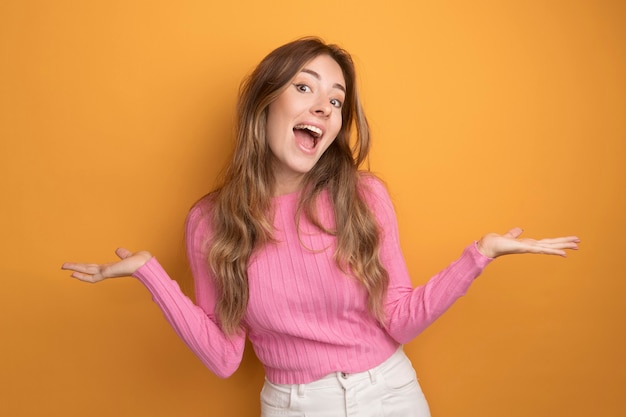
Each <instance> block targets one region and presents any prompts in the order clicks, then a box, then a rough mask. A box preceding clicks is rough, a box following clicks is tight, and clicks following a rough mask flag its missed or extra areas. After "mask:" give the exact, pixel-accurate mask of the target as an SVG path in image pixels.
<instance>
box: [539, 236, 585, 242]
mask: <svg viewBox="0 0 626 417" xmlns="http://www.w3.org/2000/svg"><path fill="white" fill-rule="evenodd" d="M539 242H541V243H548V244H552V243H557V244H558V243H580V239H579V238H578V237H577V236H567V237H556V238H548V239H541V240H539Z"/></svg>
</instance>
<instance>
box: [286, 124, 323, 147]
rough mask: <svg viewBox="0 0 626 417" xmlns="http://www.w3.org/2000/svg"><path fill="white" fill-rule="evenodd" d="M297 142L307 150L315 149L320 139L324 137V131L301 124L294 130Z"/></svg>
mask: <svg viewBox="0 0 626 417" xmlns="http://www.w3.org/2000/svg"><path fill="white" fill-rule="evenodd" d="M293 132H294V134H295V135H296V140H297V141H298V144H300V145H301V146H302V147H303V148H305V149H315V147H316V146H317V143H318V142H319V139H320V138H321V137H322V134H323V132H322V129H320V128H319V127H315V126H311V125H307V124H300V125H296V126H295V127H294V128H293Z"/></svg>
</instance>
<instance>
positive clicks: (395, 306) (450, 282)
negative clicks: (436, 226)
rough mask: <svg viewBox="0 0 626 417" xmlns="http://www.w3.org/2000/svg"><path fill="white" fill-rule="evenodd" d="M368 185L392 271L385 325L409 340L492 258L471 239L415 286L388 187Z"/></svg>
mask: <svg viewBox="0 0 626 417" xmlns="http://www.w3.org/2000/svg"><path fill="white" fill-rule="evenodd" d="M368 188H369V191H370V193H368V194H369V197H367V198H368V200H369V202H370V205H371V207H372V209H373V210H374V213H375V215H376V217H377V220H378V222H379V225H380V230H381V248H380V257H381V262H382V263H383V265H384V266H385V268H386V269H387V272H388V273H389V287H388V290H387V297H386V300H385V315H386V322H385V328H386V330H387V332H388V333H389V335H390V336H391V337H392V338H393V339H394V340H396V341H397V342H398V343H407V342H409V341H410V340H411V339H413V338H414V337H416V336H417V335H418V334H420V333H421V332H422V331H423V330H425V329H426V328H427V327H428V326H429V325H430V324H431V323H433V322H434V321H435V320H436V319H437V318H439V316H441V315H442V314H443V313H444V312H445V311H446V310H447V309H448V308H450V307H451V306H452V304H454V302H455V301H456V300H457V299H458V298H460V297H461V296H463V295H465V293H466V292H467V290H468V289H469V287H470V285H471V284H472V283H473V282H474V279H475V278H477V277H478V276H479V275H480V274H481V273H482V271H483V269H484V268H485V267H486V266H487V265H488V264H489V263H490V262H491V261H492V259H491V258H487V257H486V256H484V255H482V254H481V253H480V252H479V251H478V249H477V247H476V243H472V244H471V245H469V246H468V247H466V248H465V250H464V251H463V253H462V254H461V256H460V258H459V259H457V260H456V261H454V262H452V263H451V264H450V265H449V266H448V267H447V268H445V269H444V270H442V271H441V272H439V273H437V274H436V275H435V276H433V277H432V278H430V280H429V281H428V282H427V283H426V284H424V285H422V286H418V287H416V288H413V285H412V283H411V279H410V276H409V273H408V269H407V267H406V262H405V260H404V257H403V255H402V250H401V248H400V239H399V234H398V224H397V219H396V214H395V210H394V208H393V205H392V202H391V199H390V198H389V195H388V193H387V190H386V189H385V187H384V185H383V184H382V183H380V182H379V181H378V180H371V181H369V187H368Z"/></svg>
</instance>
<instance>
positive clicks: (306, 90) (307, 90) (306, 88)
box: [294, 84, 311, 93]
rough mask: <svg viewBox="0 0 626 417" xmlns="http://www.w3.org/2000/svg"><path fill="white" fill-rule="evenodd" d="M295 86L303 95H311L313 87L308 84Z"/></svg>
mask: <svg viewBox="0 0 626 417" xmlns="http://www.w3.org/2000/svg"><path fill="white" fill-rule="evenodd" d="M294 85H295V86H296V88H297V89H298V91H300V92H301V93H310V92H311V87H309V86H308V85H306V84H294Z"/></svg>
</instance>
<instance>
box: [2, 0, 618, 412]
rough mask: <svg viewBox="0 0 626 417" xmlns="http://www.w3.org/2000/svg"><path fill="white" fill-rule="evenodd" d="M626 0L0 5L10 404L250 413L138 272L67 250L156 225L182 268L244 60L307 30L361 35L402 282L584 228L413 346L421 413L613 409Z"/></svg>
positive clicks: (217, 164)
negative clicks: (483, 250) (98, 265)
mask: <svg viewBox="0 0 626 417" xmlns="http://www.w3.org/2000/svg"><path fill="white" fill-rule="evenodd" d="M625 4H626V3H624V2H623V1H618V0H616V1H609V0H600V1H598V0H587V1H551V2H545V1H539V0H531V1H507V2H499V1H487V0H477V1H471V2H469V1H468V2H464V1H442V2H426V1H412V0H405V1H393V0H390V1H386V2H384V4H383V2H378V1H364V0H358V1H357V0H349V1H341V2H339V1H327V0H321V1H316V2H308V3H307V2H293V1H287V0H275V1H273V2H258V1H239V2H237V1H232V2H219V3H218V2H211V1H178V2H167V1H139V0H124V1H121V0H106V1H105V0H96V1H84V2H81V1H68V0H65V1H63V0H59V1H54V2H50V1H44V0H4V1H3V2H2V3H0V54H1V56H0V62H1V64H0V82H1V90H0V138H1V145H0V186H1V190H0V191H1V193H2V204H1V206H0V210H1V216H0V230H1V231H2V236H3V239H2V243H1V245H2V247H1V248H0V249H1V254H2V255H1V256H2V262H1V263H0V273H1V279H2V287H1V289H0V334H1V335H2V342H1V344H0V384H1V386H0V415H3V416H12V417H15V416H43V415H46V416H51V415H54V416H177V415H181V416H182V415H184V416H187V417H194V416H235V417H237V416H256V415H258V409H259V408H258V407H259V406H258V392H259V389H260V386H261V384H262V379H263V372H262V369H261V367H260V365H259V364H258V363H257V361H256V359H255V358H254V355H253V354H252V353H251V349H249V347H248V349H247V354H246V357H245V360H244V363H243V365H242V367H241V368H240V370H239V371H238V372H237V373H236V374H235V375H234V376H233V377H232V378H230V379H228V380H220V379H218V378H217V377H215V376H213V375H212V374H211V373H210V372H209V371H208V370H206V369H205V368H204V367H203V366H202V365H201V363H200V362H199V361H198V360H197V359H196V358H195V357H194V356H193V354H192V353H191V352H190V351H189V350H188V349H187V348H186V346H185V345H184V344H183V343H182V342H181V341H180V340H179V339H178V338H177V337H176V335H175V334H174V332H173V331H172V330H171V329H170V328H169V325H168V324H167V323H166V322H165V320H164V319H163V317H162V315H161V313H160V311H159V310H158V308H157V307H156V306H155V305H154V304H153V303H152V301H151V298H150V295H149V294H148V293H147V291H146V290H145V289H144V288H143V287H142V285H141V284H140V283H138V282H137V281H135V280H133V279H119V280H112V281H108V282H104V283H101V284H98V285H94V286H90V285H88V284H83V283H80V282H78V281H75V280H72V279H70V278H68V274H67V273H65V272H62V271H60V270H59V267H60V265H61V263H62V262H64V261H69V260H72V261H94V262H103V261H108V260H112V259H113V258H114V255H113V250H114V249H115V248H116V247H117V246H126V247H128V248H130V249H133V250H137V249H143V248H145V249H148V250H150V251H152V252H153V253H154V254H156V255H157V257H158V258H159V259H160V261H161V262H162V263H163V264H164V265H165V266H166V268H167V269H168V271H170V273H171V275H172V276H173V277H175V278H176V279H177V280H178V281H179V282H180V283H181V286H182V287H183V288H184V290H185V291H186V292H188V293H191V292H192V285H191V278H190V276H189V273H188V271H187V267H186V263H185V262H186V261H185V257H184V249H183V221H184V217H185V214H186V211H187V209H188V208H189V207H190V206H191V204H192V203H193V202H194V201H195V200H196V199H197V198H198V197H200V196H201V195H203V194H204V193H206V192H207V191H208V190H209V189H211V187H212V186H213V185H214V178H215V177H216V175H217V174H218V172H219V171H220V169H221V168H222V167H223V164H224V162H225V160H226V159H227V158H228V155H229V151H230V149H231V141H230V139H231V131H232V115H233V107H234V103H235V99H236V94H237V89H238V85H239V82H240V80H241V79H242V77H244V76H245V74H247V73H248V72H249V71H250V70H251V69H252V68H253V67H254V65H255V64H256V63H257V62H258V61H259V60H260V59H261V58H262V57H263V56H264V55H265V54H266V53H268V52H269V51H270V50H271V49H273V48H274V47H276V46H278V45H280V44H282V43H285V42H287V41H290V40H293V39H295V38H297V37H300V36H303V35H309V34H316V35H319V36H322V37H324V38H325V39H326V40H328V41H331V42H336V43H339V44H341V45H343V46H344V47H345V48H346V49H348V50H349V51H351V52H352V54H353V55H354V57H355V60H356V62H357V65H358V69H359V70H360V78H361V88H362V93H363V100H364V103H365V106H366V109H367V110H368V115H369V117H370V120H371V124H372V128H373V132H374V136H375V145H374V149H373V152H372V157H371V166H372V169H373V170H374V171H375V172H377V173H379V174H380V175H381V177H382V178H383V179H384V180H385V181H386V182H387V183H388V185H389V188H390V192H391V194H392V196H393V198H394V201H395V203H396V207H397V211H398V220H399V223H400V228H401V236H402V243H403V248H404V251H405V256H406V258H407V262H408V264H409V267H410V270H411V272H412V276H413V279H414V282H415V284H416V285H418V284H420V283H423V282H425V281H426V280H427V279H428V277H429V276H430V275H431V274H433V273H435V272H436V271H438V270H439V269H441V268H443V267H444V266H445V265H446V264H447V263H448V262H450V261H452V260H453V259H455V258H456V256H457V255H458V254H459V253H460V251H461V250H462V248H463V247H464V246H465V245H466V244H468V243H469V242H470V241H472V240H473V239H476V238H479V237H480V236H481V235H482V234H484V233H486V232H489V231H498V232H503V231H506V230H507V229H508V228H510V227H512V226H516V225H519V226H522V227H524V228H525V229H526V231H527V234H528V235H529V236H533V237H541V236H553V235H567V234H574V233H575V234H578V235H579V236H580V237H581V238H582V239H583V243H582V245H581V246H582V248H581V250H580V251H579V252H576V253H572V254H571V255H570V256H569V258H568V259H567V260H564V259H561V258H554V257H549V258H548V257H538V256H523V257H522V256H520V257H508V258H504V259H501V260H498V261H497V262H495V263H494V264H493V265H491V266H490V267H489V268H488V269H487V271H486V272H485V273H484V275H483V276H482V277H481V278H480V279H479V280H478V281H477V282H476V284H475V285H474V286H473V288H472V289H471V290H470V292H469V294H468V296H467V297H465V298H463V299H462V300H460V301H459V302H458V303H457V304H456V305H455V306H454V307H453V308H452V309H451V310H450V311H449V312H448V313H447V314H446V315H444V316H443V317H442V318H441V319H440V320H439V321H438V322H437V323H435V324H434V325H433V326H431V328H429V329H428V330H427V331H426V332H424V333H423V334H422V335H421V336H419V337H418V338H417V339H416V340H415V341H413V342H412V343H410V344H409V345H407V347H406V350H407V352H408V354H409V356H410V357H411V358H412V359H413V361H414V364H415V366H416V368H417V370H418V373H419V375H420V378H421V384H422V386H423V389H424V391H425V392H426V395H427V397H428V399H429V401H430V404H431V407H432V412H433V416H464V417H471V416H481V417H487V416H493V417H496V416H498V417H500V416H507V417H514V416H528V415H533V416H569V417H576V416H581V417H582V416H622V415H625V414H626V405H625V403H624V401H623V392H624V389H625V388H626V369H625V361H624V359H623V354H624V352H625V351H626V340H625V331H624V330H625V329H624V327H625V324H624V318H625V316H626V303H624V299H623V298H624V294H625V293H626V280H625V278H626V276H625V275H626V274H625V273H624V268H623V267H622V265H621V261H620V259H621V258H623V257H624V256H623V249H622V248H621V247H620V245H621V244H623V240H624V235H625V232H626V222H625V220H624V213H625V212H626V197H625V185H626V172H625V168H624V163H625V162H626V161H625V159H626V152H625V151H626V149H625V148H626V145H625V144H626V121H625V116H626V94H625V93H626V26H625V25H624V22H626V6H625Z"/></svg>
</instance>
